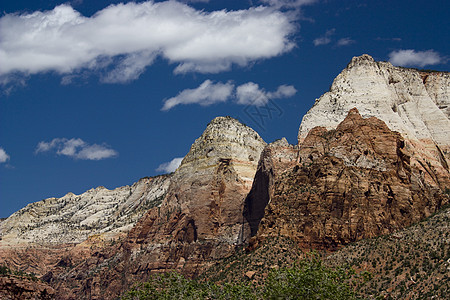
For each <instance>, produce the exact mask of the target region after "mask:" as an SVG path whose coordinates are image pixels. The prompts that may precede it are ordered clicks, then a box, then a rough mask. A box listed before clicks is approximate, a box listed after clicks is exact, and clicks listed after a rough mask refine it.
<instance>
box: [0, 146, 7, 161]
mask: <svg viewBox="0 0 450 300" xmlns="http://www.w3.org/2000/svg"><path fill="white" fill-rule="evenodd" d="M8 160H9V155H8V154H7V153H6V151H5V150H4V149H3V148H1V147H0V164H1V163H5V162H7V161H8Z"/></svg>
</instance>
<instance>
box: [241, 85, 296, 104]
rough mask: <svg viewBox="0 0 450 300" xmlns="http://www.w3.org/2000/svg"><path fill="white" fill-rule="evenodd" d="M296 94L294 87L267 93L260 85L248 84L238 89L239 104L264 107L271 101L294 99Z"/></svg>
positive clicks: (288, 86) (286, 86)
mask: <svg viewBox="0 0 450 300" xmlns="http://www.w3.org/2000/svg"><path fill="white" fill-rule="evenodd" d="M296 92H297V90H296V89H295V88H294V87H293V86H292V85H281V86H279V87H278V89H277V90H276V91H275V92H266V91H265V90H264V89H262V88H260V87H259V85H258V84H256V83H254V82H247V83H245V84H242V85H240V86H238V87H237V88H236V98H237V103H238V104H242V105H255V106H263V105H266V104H267V102H268V101H269V100H271V99H279V98H288V97H292V96H293V95H295V93H296Z"/></svg>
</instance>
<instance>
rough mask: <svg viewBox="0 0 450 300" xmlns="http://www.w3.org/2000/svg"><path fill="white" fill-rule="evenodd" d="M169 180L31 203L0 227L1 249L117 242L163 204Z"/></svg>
mask: <svg viewBox="0 0 450 300" xmlns="http://www.w3.org/2000/svg"><path fill="white" fill-rule="evenodd" d="M170 178H171V177H170V176H169V175H164V176H158V177H153V178H143V179H141V180H139V181H138V182H136V183H135V184H133V185H132V186H123V187H120V188H117V189H114V190H108V189H106V188H104V187H98V188H95V189H90V190H89V191H87V192H85V193H83V194H81V195H75V194H73V193H68V194H67V195H65V196H64V197H61V198H49V199H45V200H42V201H39V202H35V203H31V204H29V205H27V206H26V207H25V208H23V209H21V210H19V211H17V212H15V213H14V214H12V215H11V216H10V217H9V218H7V219H6V220H5V221H3V222H2V223H1V224H0V233H1V237H2V239H1V240H0V246H1V247H7V246H20V245H30V244H41V245H47V246H49V245H60V244H69V243H70V244H78V243H81V242H83V241H85V240H86V239H87V238H88V237H89V236H90V235H95V234H102V235H105V236H109V237H110V238H114V237H115V236H116V235H118V234H120V233H121V232H128V231H129V230H130V229H131V228H132V227H133V226H134V225H135V224H136V222H137V221H138V220H139V219H140V218H141V217H142V215H143V214H144V213H145V212H147V210H149V209H150V208H152V207H155V206H158V205H160V204H161V202H162V200H163V198H164V196H165V194H166V192H167V189H168V187H169V184H170Z"/></svg>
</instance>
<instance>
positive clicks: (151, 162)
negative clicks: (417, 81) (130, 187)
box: [0, 0, 450, 217]
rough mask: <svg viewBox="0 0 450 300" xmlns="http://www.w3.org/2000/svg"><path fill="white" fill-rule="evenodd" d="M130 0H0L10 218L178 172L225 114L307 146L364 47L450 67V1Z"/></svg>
mask: <svg viewBox="0 0 450 300" xmlns="http://www.w3.org/2000/svg"><path fill="white" fill-rule="evenodd" d="M120 3H121V2H120V1H99V0H96V1H92V0H75V1H53V0H52V1H43V0H39V1H37V0H33V1H31V0H27V1H24V0H23V1H22V0H16V1H2V3H1V4H0V9H1V11H2V14H1V15H0V217H7V216H9V215H10V214H11V213H13V212H14V211H17V210H18V209H20V208H22V207H24V206H25V205H27V204H28V203H31V202H35V201H39V200H42V199H45V198H48V197H61V196H63V195H65V194H66V193H68V192H73V193H75V194H80V193H83V192H84V191H86V190H88V189H90V188H93V187H97V186H105V187H107V188H110V189H112V188H115V187H119V186H123V185H127V184H132V183H133V182H135V181H137V180H138V179H139V178H142V177H145V176H153V175H157V174H161V173H164V172H166V171H170V170H171V169H173V168H174V167H176V165H177V163H179V162H180V158H181V157H183V156H184V155H185V154H186V153H187V152H188V151H189V148H190V146H191V144H192V143H193V142H194V140H195V139H196V138H197V137H198V136H200V135H201V133H202V132H203V130H204V129H205V127H206V125H207V124H208V122H209V121H210V120H211V119H213V118H214V117H216V116H224V115H229V116H233V117H236V118H238V119H240V120H241V121H242V122H244V123H245V124H247V125H248V126H250V127H252V128H254V129H255V130H256V131H257V132H258V133H259V134H260V135H261V136H262V137H263V139H264V140H265V141H266V142H272V141H274V140H276V139H278V138H281V137H283V136H284V137H286V138H287V139H288V141H289V142H290V143H296V136H297V131H298V127H299V125H300V121H301V118H302V116H303V115H304V114H305V113H306V112H307V111H308V109H309V108H310V107H311V106H312V105H313V103H314V101H315V99H316V98H318V97H320V95H321V94H323V93H324V92H326V91H327V90H328V88H329V86H330V84H331V83H332V80H333V79H334V77H335V76H336V75H337V74H339V72H340V71H341V70H342V69H343V68H345V66H346V65H347V63H348V62H349V61H350V59H351V58H352V57H353V56H358V55H361V54H363V53H367V54H370V55H372V56H373V57H374V58H375V59H376V60H389V61H391V62H392V63H393V64H395V65H402V66H408V67H417V68H425V69H436V70H448V69H449V65H448V62H449V59H448V58H449V55H450V53H449V49H448V45H449V36H448V32H449V29H450V26H449V18H448V12H449V9H450V4H449V3H448V1H427V2H426V3H425V2H423V1H351V0H340V1H338V0H291V1H289V0H287V1H280V0H264V1H257V0H253V1H242V0H241V1H234V0H226V1H225V0H209V1H207V0H196V1H179V2H175V1H138V2H127V1H124V2H122V4H120ZM258 113H259V114H265V116H264V117H261V116H260V115H258Z"/></svg>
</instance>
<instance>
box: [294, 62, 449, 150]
mask: <svg viewBox="0 0 450 300" xmlns="http://www.w3.org/2000/svg"><path fill="white" fill-rule="evenodd" d="M425 79H426V80H425ZM354 107H356V108H357V109H358V111H359V113H360V114H361V116H362V117H364V118H367V117H377V118H379V119H381V120H383V121H384V122H385V123H386V125H387V126H388V127H389V129H391V130H393V131H398V132H399V133H401V134H402V135H403V136H404V137H406V138H408V139H411V140H431V141H433V142H435V143H436V144H437V145H439V147H441V146H442V147H444V148H446V146H448V144H449V141H450V120H449V118H450V110H449V107H450V75H449V74H448V73H443V72H433V73H429V74H427V76H426V78H425V77H423V74H422V73H420V72H419V71H417V70H415V69H407V68H400V67H394V66H393V65H392V64H390V63H387V62H376V61H374V59H373V58H372V57H371V56H369V55H367V54H363V55H361V56H358V57H354V58H353V59H352V60H351V61H350V63H349V64H348V66H347V68H345V69H344V70H343V71H342V72H341V73H340V74H339V75H338V76H337V77H336V79H335V80H334V81H333V84H332V86H331V88H330V91H328V92H327V93H325V94H324V95H322V96H321V97H320V98H319V99H317V100H316V103H315V104H314V106H313V107H312V108H311V109H310V110H309V112H308V113H307V114H306V115H305V116H304V117H303V120H302V123H301V126H300V130H299V135H298V139H299V142H301V141H302V140H303V139H304V138H305V137H306V135H307V133H308V132H309V130H311V129H312V128H314V127H316V126H323V127H325V128H327V129H334V128H336V127H337V125H338V124H339V123H340V122H341V121H342V120H344V118H345V117H346V116H347V112H348V111H349V110H350V109H352V108H354Z"/></svg>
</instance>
